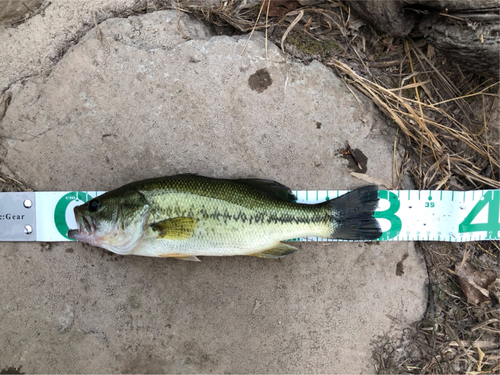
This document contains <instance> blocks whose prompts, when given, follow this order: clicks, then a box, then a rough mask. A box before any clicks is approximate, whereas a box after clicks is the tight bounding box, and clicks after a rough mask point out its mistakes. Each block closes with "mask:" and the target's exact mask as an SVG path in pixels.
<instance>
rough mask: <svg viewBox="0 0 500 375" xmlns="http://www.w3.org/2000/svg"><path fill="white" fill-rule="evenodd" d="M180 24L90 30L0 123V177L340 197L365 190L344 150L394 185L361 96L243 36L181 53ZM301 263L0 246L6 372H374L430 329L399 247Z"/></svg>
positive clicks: (151, 19) (419, 271)
mask: <svg viewBox="0 0 500 375" xmlns="http://www.w3.org/2000/svg"><path fill="white" fill-rule="evenodd" d="M54 6H57V3H56V4H54ZM47 11H48V10H47ZM177 17H178V14H177V12H174V11H161V12H154V13H150V14H145V15H141V16H137V17H135V16H134V17H130V18H127V19H120V18H115V19H108V20H107V21H105V22H103V23H101V24H100V25H99V29H100V34H101V36H102V41H99V40H98V39H97V35H98V33H97V31H96V30H95V29H93V30H91V31H89V32H88V33H87V34H86V35H85V36H84V37H83V38H82V39H81V40H79V42H78V43H77V44H76V45H75V46H74V47H71V48H70V49H69V50H68V51H67V52H66V53H65V54H64V56H63V57H62V59H61V60H60V61H58V63H57V64H56V65H55V67H54V68H53V69H51V71H50V74H48V75H45V74H41V75H36V76H33V77H31V78H30V79H27V80H22V81H18V82H16V83H14V84H12V85H11V86H10V88H9V92H10V93H11V94H12V102H11V104H10V106H9V108H8V110H7V113H6V115H5V117H4V118H3V120H2V121H1V122H0V131H1V134H2V136H3V137H4V138H3V139H2V141H1V146H2V149H1V152H2V154H1V156H2V168H3V171H4V172H6V173H9V174H11V175H14V176H17V177H18V178H21V179H22V180H23V181H25V182H26V183H27V184H28V185H30V186H32V187H34V188H35V189H36V190H42V191H43V190H72V189H79V190H86V189H92V190H93V189H103V190H106V189H111V188H115V187H118V186H120V185H122V184H124V183H127V182H130V181H133V180H138V179H142V178H146V177H153V176H161V175H168V174H174V173H180V172H192V173H199V174H202V175H208V176H214V177H227V178H231V177H245V178H250V177H257V178H271V179H275V180H277V181H279V182H281V183H284V184H286V185H288V186H290V187H292V188H293V189H304V188H308V189H322V188H325V189H326V188H329V189H337V188H338V189H345V188H353V187H356V186H361V185H363V183H362V182H361V181H359V180H355V179H354V178H352V177H351V176H350V172H351V169H350V168H349V166H348V161H347V160H346V159H344V158H342V156H341V155H339V153H338V150H339V149H342V148H343V146H344V142H345V141H346V140H348V141H349V142H350V144H351V147H352V148H356V149H359V150H361V151H362V152H363V153H364V155H366V157H367V164H366V169H367V174H369V175H371V176H373V177H376V178H379V179H381V180H384V181H387V182H390V181H391V178H392V176H391V170H392V167H391V166H392V144H393V141H394V132H393V131H392V130H390V128H389V127H388V125H387V123H386V122H385V120H384V119H383V118H382V117H381V116H380V115H379V114H378V113H377V112H376V110H375V109H374V107H373V105H372V104H371V103H370V102H369V101H368V100H367V99H366V98H365V97H363V95H362V94H360V93H359V92H356V91H355V90H352V89H351V90H349V89H348V88H347V87H346V84H345V83H344V82H343V81H342V80H340V79H339V78H338V77H336V76H335V75H334V74H332V73H331V72H330V71H329V70H328V69H327V68H325V67H324V66H322V65H321V64H319V63H317V62H313V63H311V64H310V65H308V66H305V65H302V64H300V63H297V62H294V61H291V59H290V58H287V57H286V56H284V55H283V54H282V53H281V52H280V50H279V49H278V48H277V47H276V46H274V45H272V44H270V45H269V46H268V59H267V60H266V58H265V47H264V46H265V43H264V39H263V37H262V35H260V34H254V36H253V37H252V39H251V41H250V42H249V43H248V46H247V48H246V50H245V52H243V53H242V50H243V46H244V45H245V43H246V41H247V35H243V36H237V37H226V36H212V35H211V34H210V31H209V29H208V28H206V27H205V26H204V25H203V24H201V23H199V22H198V21H193V20H191V19H189V18H188V16H186V15H182V16H181V22H180V26H181V29H182V30H183V32H184V33H185V34H187V35H190V36H191V38H192V39H191V40H186V39H184V38H182V35H181V34H180V33H179V31H178V30H177ZM38 21H40V20H38ZM75 22H76V21H75ZM28 45H29V44H28ZM6 66H7V65H6ZM7 68H8V66H7ZM30 69H31V71H35V70H36V68H35V67H33V66H29V69H28V70H30ZM7 71H10V70H9V69H7ZM12 72H13V73H12V75H16V74H18V71H16V70H15V69H14V68H12ZM9 77H10V76H9ZM9 77H8V79H10V78H9ZM298 247H299V248H300V251H299V252H297V253H296V254H294V255H293V256H290V257H286V258H284V259H282V260H281V261H273V260H265V259H257V258H246V257H234V258H231V257H226V258H203V259H202V262H201V263H193V262H182V261H177V260H172V259H151V258H142V257H121V256H117V255H113V254H111V253H107V252H105V251H103V250H100V249H97V248H92V247H90V246H87V245H82V244H78V243H57V244H51V245H50V246H46V245H44V244H37V243H4V244H2V246H1V249H2V250H1V252H0V257H1V259H2V261H1V262H0V285H1V286H2V287H1V289H0V348H2V349H1V351H0V365H1V366H3V367H2V368H4V367H9V366H14V367H19V366H22V371H24V372H37V373H42V372H51V373H52V372H55V373H63V372H71V373H103V372H131V373H159V372H182V373H192V372H211V373H213V372H219V373H222V372H239V373H240V372H250V373H253V372H258V373H270V372H273V373H298V372H301V373H311V372H315V373H346V372H348V373H360V372H373V371H374V361H373V360H372V349H373V345H375V344H376V342H377V341H378V340H379V339H380V338H381V337H384V336H393V337H398V336H401V332H402V329H403V328H404V323H410V322H413V321H415V320H418V319H419V318H420V317H421V315H422V314H423V312H424V309H425V305H426V303H425V293H424V284H425V281H426V271H425V266H424V264H423V262H422V259H420V257H419V255H418V254H417V253H416V252H415V250H414V248H413V245H412V244H411V243H403V242H399V243H398V242H395V243H373V244H370V243H328V244H321V243H304V244H299V245H298ZM405 252H408V254H409V256H408V258H407V259H406V260H405V262H404V266H405V270H404V274H403V275H402V276H397V275H396V265H397V263H398V262H399V261H400V260H401V258H402V256H403V254H404V253H405ZM387 315H390V316H392V317H394V318H396V319H397V320H398V321H400V322H401V324H397V323H395V321H394V320H391V319H389V318H388V317H387ZM2 368H0V370H1V369H2Z"/></svg>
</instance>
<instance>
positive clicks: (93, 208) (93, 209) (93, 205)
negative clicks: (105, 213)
mask: <svg viewBox="0 0 500 375" xmlns="http://www.w3.org/2000/svg"><path fill="white" fill-rule="evenodd" d="M99 206H100V202H99V201H98V200H97V199H92V200H91V201H90V202H89V211H90V212H96V211H97V210H98V209H99Z"/></svg>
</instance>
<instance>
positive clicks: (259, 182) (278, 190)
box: [235, 178, 297, 202]
mask: <svg viewBox="0 0 500 375" xmlns="http://www.w3.org/2000/svg"><path fill="white" fill-rule="evenodd" d="M235 181H237V182H240V183H242V184H245V185H249V186H252V187H254V188H256V189H259V190H262V191H264V192H266V193H268V194H270V195H271V196H274V197H276V198H279V199H282V200H284V201H288V202H295V201H296V200H297V197H296V196H295V195H294V194H293V193H292V191H291V190H290V188H289V187H288V186H285V185H282V184H280V183H279V182H276V181H273V180H264V179H258V178H249V179H238V180H235Z"/></svg>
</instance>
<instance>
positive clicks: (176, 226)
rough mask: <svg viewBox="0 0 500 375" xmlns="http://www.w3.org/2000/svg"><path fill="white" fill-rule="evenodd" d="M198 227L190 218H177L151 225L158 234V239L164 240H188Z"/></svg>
mask: <svg viewBox="0 0 500 375" xmlns="http://www.w3.org/2000/svg"><path fill="white" fill-rule="evenodd" d="M195 227H196V220H195V219H192V218H190V217H175V218H173V219H166V220H163V221H159V222H158V223H154V224H151V229H153V230H154V231H155V232H157V234H158V237H157V238H158V239H164V240H187V239H188V238H191V236H192V235H193V233H194V228H195Z"/></svg>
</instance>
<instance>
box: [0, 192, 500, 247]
mask: <svg viewBox="0 0 500 375" xmlns="http://www.w3.org/2000/svg"><path fill="white" fill-rule="evenodd" d="M294 192H295V195H296V197H297V202H299V203H307V204H314V203H319V202H323V201H325V200H328V199H331V198H335V197H338V196H340V195H342V194H344V193H346V192H347V190H295V191H294ZM405 192H407V194H404V193H405ZM102 193H104V192H103V191H63V192H36V193H29V194H27V193H0V241H29V240H31V241H33V240H36V241H43V242H49V241H69V239H68V238H66V232H67V229H68V228H75V227H76V221H75V219H74V215H73V207H74V206H76V205H77V204H81V203H83V202H85V201H87V200H89V199H91V198H93V197H96V196H98V195H100V194H102ZM456 193H457V194H455V191H443V190H441V191H440V192H439V194H437V191H436V190H425V191H418V190H407V191H405V190H380V191H379V196H380V203H379V207H378V209H377V211H375V214H374V216H375V217H376V218H377V220H378V221H379V223H380V225H381V228H382V231H383V234H382V236H381V237H380V239H379V240H380V241H412V240H417V241H419V240H426V241H448V242H466V241H481V240H497V239H500V223H499V221H500V190H473V191H466V192H463V194H459V192H456ZM26 197H29V198H30V200H31V201H32V202H33V206H32V208H30V209H29V210H28V209H27V208H26V207H24V206H23V205H22V202H23V201H24V199H26ZM27 213H29V215H27V216H26V220H25V221H26V222H23V223H20V222H14V221H13V220H7V219H5V218H6V217H7V216H6V215H7V214H8V217H11V215H13V214H16V217H21V216H20V215H26V214H27ZM30 215H31V216H30ZM30 217H32V219H29V220H28V218H30ZM2 218H3V219H2ZM28 221H29V222H28ZM21 224H22V225H21ZM26 226H30V227H31V228H32V229H33V232H32V234H31V235H29V234H28V233H25V232H24V229H25V228H26ZM18 232H19V233H18ZM291 241H328V242H331V241H342V240H334V239H323V238H319V237H308V238H296V239H291Z"/></svg>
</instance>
